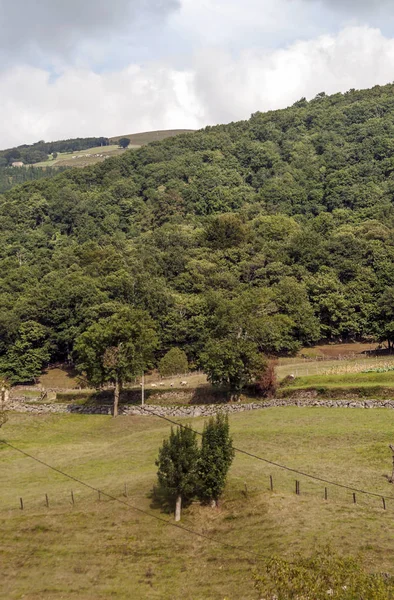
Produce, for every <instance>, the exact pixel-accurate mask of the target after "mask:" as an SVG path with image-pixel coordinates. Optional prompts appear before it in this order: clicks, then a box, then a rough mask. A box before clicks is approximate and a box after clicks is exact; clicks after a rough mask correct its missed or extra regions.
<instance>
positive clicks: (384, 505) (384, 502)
mask: <svg viewBox="0 0 394 600" xmlns="http://www.w3.org/2000/svg"><path fill="white" fill-rule="evenodd" d="M382 502H383V510H386V500H385V499H384V498H383V497H382Z"/></svg>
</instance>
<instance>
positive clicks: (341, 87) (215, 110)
mask: <svg viewBox="0 0 394 600" xmlns="http://www.w3.org/2000/svg"><path fill="white" fill-rule="evenodd" d="M212 65H214V67H212ZM196 77H197V81H196V90H197V94H198V96H199V97H200V99H201V102H202V103H203V105H204V107H205V115H206V118H207V121H209V122H212V121H222V120H224V121H230V120H234V119H240V118H245V117H246V116H247V115H248V114H249V113H251V112H254V111H256V110H270V109H274V108H281V107H285V106H287V105H289V104H291V103H293V102H294V101H296V100H297V99H299V98H300V97H302V96H307V97H313V96H314V95H315V94H316V93H318V92H320V91H323V90H324V91H326V92H327V93H334V92H338V91H346V90H348V89H350V88H353V87H355V88H362V87H363V88H366V87H370V86H373V85H375V84H384V83H388V82H390V81H392V80H393V79H394V39H390V38H385V37H384V36H383V35H382V34H381V32H380V31H379V30H377V29H371V28H368V27H349V28H346V29H344V30H342V31H341V32H339V33H338V34H337V35H323V36H320V37H318V38H317V39H315V40H310V41H300V42H295V43H294V44H292V45H290V46H288V47H287V48H285V49H279V50H274V51H257V50H256V51H245V52H243V53H242V54H241V55H240V56H239V57H238V58H237V59H234V58H233V57H232V56H231V55H229V54H228V53H224V52H222V51H219V50H215V49H212V50H211V51H209V50H205V51H204V52H203V53H201V54H200V56H199V58H198V60H197V64H196Z"/></svg>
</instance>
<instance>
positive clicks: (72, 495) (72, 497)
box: [71, 490, 75, 504]
mask: <svg viewBox="0 0 394 600" xmlns="http://www.w3.org/2000/svg"><path fill="white" fill-rule="evenodd" d="M71 502H72V503H73V504H75V500H74V492H73V491H72V490H71Z"/></svg>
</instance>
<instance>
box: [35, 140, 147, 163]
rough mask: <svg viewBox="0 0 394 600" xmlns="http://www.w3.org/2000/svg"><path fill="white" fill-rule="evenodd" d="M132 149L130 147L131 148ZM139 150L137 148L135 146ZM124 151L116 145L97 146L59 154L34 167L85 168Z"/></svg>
mask: <svg viewBox="0 0 394 600" xmlns="http://www.w3.org/2000/svg"><path fill="white" fill-rule="evenodd" d="M131 147H132V146H131ZM137 148H139V146H137ZM122 152H124V150H123V149H122V148H119V146H118V145H115V144H113V145H111V146H98V147H97V148H88V149H87V150H80V151H78V152H59V153H58V155H57V157H56V158H55V159H54V158H52V157H50V158H49V159H48V160H44V161H42V162H39V163H36V164H35V165H34V166H35V167H86V166H88V165H93V164H95V163H97V162H103V161H104V160H105V159H106V158H108V157H110V156H117V155H118V154H122Z"/></svg>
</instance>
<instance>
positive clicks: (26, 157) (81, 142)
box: [0, 137, 110, 167]
mask: <svg viewBox="0 0 394 600" xmlns="http://www.w3.org/2000/svg"><path fill="white" fill-rule="evenodd" d="M109 143H110V142H109V139H108V138H105V137H90V138H74V139H69V140H58V141H56V142H44V141H43V140H41V141H39V142H36V143H35V144H30V145H28V144H23V145H22V146H17V147H15V148H8V149H7V150H1V151H0V167H7V166H10V165H12V163H13V162H14V161H22V162H23V163H25V164H28V165H33V164H35V163H38V162H41V161H44V160H47V159H48V156H49V155H50V154H53V153H54V152H76V151H78V150H87V149H88V148H95V147H96V146H108V145H109Z"/></svg>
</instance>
